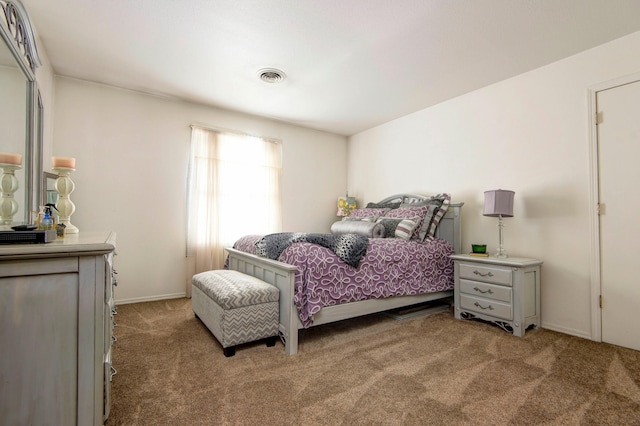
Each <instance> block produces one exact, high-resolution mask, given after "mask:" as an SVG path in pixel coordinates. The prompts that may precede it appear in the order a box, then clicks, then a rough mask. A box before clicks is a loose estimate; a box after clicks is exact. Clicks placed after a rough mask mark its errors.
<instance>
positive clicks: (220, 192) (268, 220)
mask: <svg viewBox="0 0 640 426" xmlns="http://www.w3.org/2000/svg"><path fill="white" fill-rule="evenodd" d="M281 170H282V149H281V144H280V143H279V142H277V141H273V140H269V139H264V138H260V137H255V136H248V135H244V134H240V133H232V132H227V131H221V130H215V129H208V128H204V127H200V126H195V125H193V126H191V156H190V162H189V176H188V200H187V204H188V206H187V208H188V214H187V218H188V226H187V228H188V229H187V257H188V260H189V262H188V265H189V266H188V271H187V275H188V277H187V295H190V294H191V276H193V274H196V273H198V272H203V271H208V270H212V269H221V268H222V267H223V265H224V261H225V253H224V248H225V247H231V246H232V245H233V243H234V242H235V241H236V240H237V239H238V238H239V237H241V236H243V235H248V234H268V233H273V232H279V231H280V229H281V226H282V220H281V217H282V213H281V195H280V175H281Z"/></svg>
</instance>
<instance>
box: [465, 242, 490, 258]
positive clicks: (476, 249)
mask: <svg viewBox="0 0 640 426" xmlns="http://www.w3.org/2000/svg"><path fill="white" fill-rule="evenodd" d="M469 256H476V257H489V253H487V245H486V244H471V253H469Z"/></svg>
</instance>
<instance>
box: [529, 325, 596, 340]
mask: <svg viewBox="0 0 640 426" xmlns="http://www.w3.org/2000/svg"><path fill="white" fill-rule="evenodd" d="M540 327H542V328H544V329H547V330H551V331H557V332H558V333H563V334H568V335H570V336H575V337H581V338H583V339H587V340H594V339H593V338H592V337H591V334H588V333H585V332H583V331H580V330H574V329H571V328H566V327H562V326H558V325H555V324H548V323H542V324H541V325H540Z"/></svg>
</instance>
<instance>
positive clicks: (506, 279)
mask: <svg viewBox="0 0 640 426" xmlns="http://www.w3.org/2000/svg"><path fill="white" fill-rule="evenodd" d="M511 275H512V273H511V268H507V267H500V266H484V265H478V264H477V263H462V262H461V263H460V278H466V279H468V280H474V281H482V282H485V283H493V284H502V285H508V286H510V285H511Z"/></svg>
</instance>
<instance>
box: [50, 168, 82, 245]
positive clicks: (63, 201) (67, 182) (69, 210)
mask: <svg viewBox="0 0 640 426" xmlns="http://www.w3.org/2000/svg"><path fill="white" fill-rule="evenodd" d="M51 164H52V166H53V171H54V172H56V173H57V174H58V179H56V191H57V192H58V204H57V207H58V217H59V218H60V223H62V224H64V225H65V227H66V228H65V233H66V234H77V233H78V232H80V231H79V230H78V228H77V227H76V226H75V225H73V224H72V223H71V215H72V214H73V213H74V212H75V211H76V205H75V204H73V201H71V198H70V195H71V193H72V192H73V191H74V190H75V189H76V186H75V184H74V183H73V181H72V180H71V178H70V177H69V175H70V174H71V173H72V172H75V171H76V159H75V158H73V157H52V158H51Z"/></svg>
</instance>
